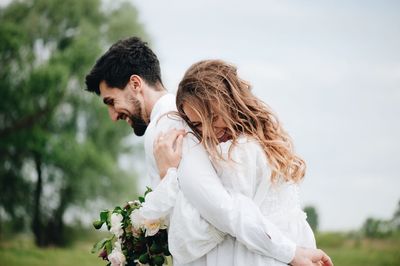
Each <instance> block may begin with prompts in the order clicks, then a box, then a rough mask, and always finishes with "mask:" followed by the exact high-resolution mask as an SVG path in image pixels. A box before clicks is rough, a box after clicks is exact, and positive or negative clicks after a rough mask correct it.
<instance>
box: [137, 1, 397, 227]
mask: <svg viewBox="0 0 400 266" xmlns="http://www.w3.org/2000/svg"><path fill="white" fill-rule="evenodd" d="M133 3H134V4H135V5H136V6H137V7H138V9H139V12H140V16H141V21H142V22H143V23H144V25H145V27H146V29H147V31H148V32H149V34H150V36H151V39H152V48H153V49H154V50H155V52H156V53H157V54H158V56H159V59H160V61H161V67H162V72H163V79H164V83H165V85H166V86H167V88H168V89H169V90H170V91H173V92H174V91H175V90H176V87H177V84H178V83H179V80H180V78H181V77H182V76H183V73H184V71H185V70H186V69H187V68H188V67H189V66H190V65H191V64H192V63H194V62H196V61H198V60H201V59H206V58H222V59H225V60H227V61H229V62H232V63H234V64H235V65H237V66H238V68H239V73H240V74H241V75H242V76H243V77H244V78H246V79H247V80H248V81H250V82H251V83H252V84H253V86H254V93H255V94H256V95H258V96H259V97H260V98H261V99H262V100H263V101H265V102H266V103H268V104H269V105H270V106H271V107H272V108H273V109H274V110H275V111H276V113H277V114H278V116H279V118H280V120H281V121H282V123H283V125H284V127H285V128H286V129H287V131H289V133H290V135H291V136H292V138H293V139H294V143H295V147H296V148H297V151H298V153H299V154H300V155H302V156H303V157H304V158H305V160H306V162H307V163H308V170H307V174H306V178H305V181H304V182H303V184H302V194H301V197H302V203H303V205H306V204H312V205H314V206H316V207H317V209H318V212H319V214H320V226H321V229H323V230H342V229H356V228H358V227H360V226H361V224H362V223H363V221H364V220H365V219H366V218H367V217H369V216H373V217H376V218H382V219H386V218H389V217H391V215H392V214H393V212H394V210H395V207H396V205H397V202H398V201H399V200H400V174H399V171H398V169H399V166H400V155H399V152H400V141H399V136H400V123H399V121H400V119H399V116H400V16H399V14H400V1H361V0H360V1H282V0H279V1H278V0H277V1H270V0H263V1H234V0H229V1H212V0H202V1H185V0H181V1H178V0H168V1H156V0H146V1H143V0H140V1H139V0H134V1H133Z"/></svg>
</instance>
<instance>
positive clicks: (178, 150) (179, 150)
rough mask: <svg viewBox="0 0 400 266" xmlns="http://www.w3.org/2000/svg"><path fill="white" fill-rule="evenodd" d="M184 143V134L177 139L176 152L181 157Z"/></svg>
mask: <svg viewBox="0 0 400 266" xmlns="http://www.w3.org/2000/svg"><path fill="white" fill-rule="evenodd" d="M182 143H183V135H179V136H178V138H177V139H176V144H175V153H176V154H177V155H179V156H180V157H182Z"/></svg>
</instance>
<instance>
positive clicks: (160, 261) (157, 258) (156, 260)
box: [153, 255, 165, 266]
mask: <svg viewBox="0 0 400 266" xmlns="http://www.w3.org/2000/svg"><path fill="white" fill-rule="evenodd" d="M164 261H165V259H164V256H161V255H157V256H154V257H153V262H154V264H155V265H157V266H158V265H163V263H164Z"/></svg>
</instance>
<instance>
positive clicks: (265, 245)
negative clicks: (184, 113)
mask: <svg viewBox="0 0 400 266" xmlns="http://www.w3.org/2000/svg"><path fill="white" fill-rule="evenodd" d="M174 110H176V109H175V104H174V97H173V95H170V94H167V95H165V96H163V97H162V98H160V99H159V100H158V101H157V102H156V104H155V106H154V108H153V110H152V113H151V121H150V124H149V127H148V128H147V131H146V135H145V154H146V165H147V168H148V173H149V176H150V179H151V180H152V184H153V188H154V191H153V192H152V193H149V194H147V196H146V202H145V203H144V205H143V208H142V209H141V210H142V215H143V216H144V217H145V218H147V219H156V218H158V217H163V216H169V217H170V226H169V234H168V237H169V239H168V243H169V247H170V251H171V253H172V255H173V257H174V265H193V266H195V265H196V266H197V265H207V266H211V265H222V266H223V265H232V261H231V259H233V258H234V256H233V255H234V254H235V256H236V253H237V251H236V249H237V250H239V249H238V248H236V247H235V245H236V244H238V243H241V244H243V246H242V248H245V249H246V251H247V253H243V254H247V255H248V256H255V255H256V254H259V255H256V257H259V258H266V259H268V258H269V260H270V261H273V262H277V261H281V262H279V263H280V265H287V263H288V262H290V261H291V260H292V259H293V256H294V253H295V249H296V245H295V243H294V242H293V241H292V240H290V238H288V237H286V236H285V234H283V233H282V232H281V230H280V229H279V228H278V227H277V225H275V224H274V223H272V222H271V221H270V220H269V218H267V216H266V215H264V214H263V213H262V211H261V208H260V204H256V203H255V201H254V199H253V195H252V194H243V193H242V191H240V190H239V191H236V190H234V189H233V188H234V187H231V188H230V189H229V185H227V184H225V185H227V187H224V184H223V183H222V179H221V178H219V177H218V175H217V174H216V172H215V169H214V167H213V165H212V164H211V162H210V160H209V158H208V154H207V153H206V151H205V149H204V147H203V146H202V145H199V144H198V142H197V140H196V139H195V138H194V137H186V138H185V139H184V143H183V154H182V156H183V158H182V161H181V163H180V165H179V168H178V169H170V170H169V171H168V173H167V175H166V176H165V177H164V179H163V180H162V181H161V182H160V181H159V180H160V177H159V176H158V171H157V166H156V163H155V158H154V155H153V145H152V144H153V141H154V138H155V136H157V135H158V133H159V132H166V131H167V130H169V129H171V128H185V125H184V124H183V123H182V121H177V120H174V119H171V118H170V117H168V116H163V114H165V113H168V112H169V111H174ZM186 129H188V128H187V127H186ZM249 169H251V168H249ZM235 174H236V172H235ZM253 179H255V177H252V179H251V180H253ZM178 180H179V182H178ZM251 184H253V183H251ZM227 189H228V190H229V192H228V191H227ZM266 211H268V210H266ZM228 235H229V236H228ZM230 242H232V243H235V245H228V243H230ZM221 243H222V244H221ZM232 248H235V249H232ZM263 256H266V257H263ZM227 258H228V260H227V261H225V259H227ZM271 258H275V259H276V260H275V259H271ZM237 265H250V264H248V263H247V262H246V263H245V264H237ZM255 265H257V264H255ZM262 265H265V264H262Z"/></svg>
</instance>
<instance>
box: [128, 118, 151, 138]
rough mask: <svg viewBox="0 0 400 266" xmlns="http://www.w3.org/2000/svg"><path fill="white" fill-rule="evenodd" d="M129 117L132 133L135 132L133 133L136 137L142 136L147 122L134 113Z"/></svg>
mask: <svg viewBox="0 0 400 266" xmlns="http://www.w3.org/2000/svg"><path fill="white" fill-rule="evenodd" d="M130 119H131V120H132V129H133V133H135V135H136V136H138V137H141V136H143V135H144V133H145V132H146V129H147V123H146V122H145V121H144V120H143V118H141V117H139V116H136V115H135V116H133V115H132V116H131V117H130Z"/></svg>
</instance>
